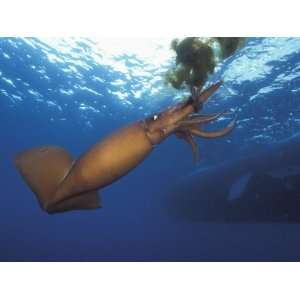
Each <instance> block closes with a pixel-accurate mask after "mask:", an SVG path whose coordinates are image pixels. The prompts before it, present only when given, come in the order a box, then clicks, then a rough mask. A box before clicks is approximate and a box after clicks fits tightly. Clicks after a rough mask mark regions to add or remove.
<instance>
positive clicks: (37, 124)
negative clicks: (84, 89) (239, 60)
mask: <svg viewBox="0 0 300 300" xmlns="http://www.w3.org/2000/svg"><path fill="white" fill-rule="evenodd" d="M14 43H15V44H14ZM258 43H259V42H258ZM0 49H1V50H2V52H5V53H8V54H9V55H10V56H11V59H9V60H8V59H5V58H4V57H1V59H0V71H1V72H2V76H5V77H6V78H10V79H12V80H14V79H17V78H21V80H20V81H18V80H14V83H15V85H16V87H15V88H13V87H11V86H10V85H9V84H7V83H5V82H3V81H1V85H0V88H2V92H1V98H0V101H1V102H0V129H1V150H0V158H1V164H0V184H1V195H0V231H1V232H0V260H1V261H74V260H75V261H128V260H129V261H153V260H154V261H182V260H184V261H207V260H213V261H223V260H232V261H235V260H258V261H259V260H299V259H300V234H299V232H300V226H299V225H298V224H278V223H270V224H213V223H189V222H180V221H178V220H176V219H174V218H172V217H171V216H170V215H169V214H168V212H167V209H166V207H165V201H164V200H165V199H164V197H165V191H166V190H167V189H170V188H172V186H173V185H176V182H177V181H178V180H180V178H184V177H185V176H187V175H188V174H190V173H191V172H193V171H194V170H195V166H194V165H193V163H192V158H191V152H190V150H189V149H188V148H187V146H186V145H184V144H183V143H182V142H179V141H178V140H176V139H175V138H174V137H171V138H170V139H169V140H168V141H166V142H165V143H164V144H162V145H161V146H159V147H158V148H157V149H155V151H154V152H153V153H152V154H151V156H149V157H148V158H147V159H146V160H145V162H143V163H142V164H141V165H140V166H139V167H138V168H137V169H135V170H134V171H133V172H132V173H130V174H129V175H128V176H126V177H124V178H123V179H122V180H120V181H118V182H116V183H115V184H113V185H112V186H110V187H107V188H105V189H104V190H103V191H101V196H102V199H103V208H102V209H99V210H95V211H78V212H69V213H65V214H58V215H51V216H49V215H47V214H45V213H44V212H43V211H41V209H40V208H39V206H38V204H37V201H36V200H35V198H34V195H33V194H32V193H31V191H30V190H29V189H28V187H27V186H26V185H25V183H24V182H23V180H22V179H21V177H20V176H19V174H18V173H17V171H16V169H15V167H14V164H13V159H14V155H15V154H16V153H17V152H19V151H21V150H23V149H26V148H30V147H33V146H38V145H45V144H53V145H60V146H62V147H64V148H66V149H68V151H70V152H71V153H72V154H73V155H74V156H78V155H79V154H80V153H82V152H83V151H84V150H86V149H87V148H88V147H89V146H90V145H92V144H93V143H95V142H96V141H98V140H99V139H101V138H102V137H104V136H105V135H106V134H109V133H110V132H112V131H114V130H115V129H117V128H119V127H122V126H124V125H126V124H128V123H129V122H131V121H134V120H137V119H139V118H140V117H141V114H140V112H139V111H135V110H134V109H133V110H130V111H128V112H126V111H125V110H124V109H123V108H120V107H119V106H118V104H117V103H115V102H114V100H113V99H112V98H111V96H110V95H108V94H107V95H106V91H105V87H103V90H101V93H102V94H103V95H104V98H105V96H107V98H105V99H107V101H110V103H109V105H110V109H111V113H112V115H113V117H111V115H105V114H101V115H100V114H99V117H97V116H95V115H93V116H92V117H91V118H92V121H93V127H92V128H88V129H87V128H86V126H84V121H83V120H82V119H81V118H80V117H79V114H80V111H78V110H76V109H75V108H74V107H73V106H72V105H71V104H70V106H65V107H64V108H63V113H62V112H59V111H58V112H56V111H55V112H53V109H52V108H51V107H48V106H42V105H41V106H38V105H37V104H36V101H35V99H34V97H33V96H30V95H28V93H27V94H26V89H28V87H24V85H22V84H21V83H20V82H21V81H24V80H25V79H26V81H27V82H28V83H29V84H30V86H32V87H34V88H35V90H37V91H39V92H40V93H41V94H43V95H44V96H45V97H50V98H51V99H52V100H53V99H54V100H53V101H56V102H57V103H60V101H61V102H63V101H64V98H63V96H61V95H59V94H58V92H57V91H53V90H52V91H49V90H48V89H49V88H53V89H55V87H56V86H61V85H63V84H65V85H70V86H72V84H73V83H72V80H71V79H68V78H67V77H66V76H65V75H64V74H63V72H61V70H60V68H59V67H55V66H53V64H50V63H49V62H48V61H47V60H46V59H45V57H44V55H43V54H42V52H41V51H40V50H39V49H38V48H37V49H34V48H32V47H29V46H28V45H27V44H26V43H24V42H23V41H22V40H18V39H1V40H0ZM28 53H30V55H31V58H27V57H26V55H27V54H28ZM287 59H288V64H287V63H286V61H285V62H278V68H277V69H276V70H277V72H279V73H280V72H283V71H282V70H281V69H280V68H283V65H284V66H285V68H288V66H294V65H297V64H298V63H299V62H300V55H299V52H298V53H295V54H294V55H291V56H290V57H289V58H287ZM32 64H34V65H37V66H39V65H40V66H46V70H47V75H48V76H49V77H50V78H51V80H50V81H49V82H48V83H47V84H45V82H44V81H43V80H41V78H40V77H39V76H38V75H37V73H36V72H34V71H33V70H32V69H30V68H29V66H30V65H32ZM91 66H92V69H91V70H89V71H85V72H83V71H82V72H83V74H84V76H85V78H86V80H87V81H88V80H89V78H90V76H91V75H92V74H97V75H98V76H101V77H103V78H107V79H108V80H109V76H113V75H111V74H109V73H107V70H106V69H105V68H104V67H102V66H101V65H97V64H96V63H95V64H94V65H91ZM285 70H287V69H285ZM270 76H271V75H270ZM271 77H272V76H271ZM271 82H272V78H271V79H270V78H268V79H266V80H265V81H264V82H262V81H259V82H257V83H253V82H248V83H247V82H245V83H244V85H243V86H241V87H240V88H241V94H242V95H243V96H242V97H244V98H245V99H246V98H247V95H248V94H251V89H252V90H257V88H256V85H259V86H260V87H263V86H267V85H268V84H270V83H271ZM298 83H299V79H298V77H297V78H294V79H293V81H291V83H290V85H289V87H288V88H286V90H284V91H282V90H281V91H280V94H278V93H277V94H276V93H275V94H274V95H272V97H273V98H272V99H273V100H274V99H278V101H277V102H276V101H275V104H274V102H272V103H271V102H270V101H269V102H268V101H267V100H266V101H265V102H264V103H265V104H264V105H265V106H269V107H273V108H274V111H273V113H274V115H276V120H277V121H278V120H279V121H280V118H283V119H284V118H285V116H288V115H289V113H290V112H295V111H297V109H298V106H297V107H296V105H297V101H296V99H298V98H297V97H296V96H298V95H296V96H295V94H293V95H291V93H290V90H292V89H295V88H297V86H298ZM91 85H92V83H90V85H89V86H91ZM234 87H235V88H236V89H237V90H238V89H239V87H238V86H234ZM95 89H97V90H99V86H97V87H96V86H95ZM3 90H5V91H6V92H7V94H5V93H4V92H3ZM15 90H17V91H19V92H20V93H23V92H24V93H23V99H24V101H22V102H20V103H17V104H13V102H12V101H11V98H10V95H11V94H12V93H15ZM80 97H82V94H80V93H76V94H75V95H74V97H73V100H74V99H75V98H77V99H78V98H80ZM71 98H72V97H71ZM95 99H97V97H96V96H95ZM73 100H70V101H73ZM242 100H243V99H241V97H240V98H239V101H240V102H241V103H242ZM101 101H105V100H101ZM280 101H285V102H284V103H285V105H283V104H282V102H280ZM262 107H264V106H260V105H252V106H247V107H245V108H244V110H243V111H242V112H241V113H240V114H241V118H242V117H244V116H247V115H251V116H255V117H257V116H259V115H264V114H266V110H263V108H262ZM159 108H160V107H159ZM276 109H278V110H279V111H280V114H276ZM283 109H284V110H283ZM253 110H254V111H253ZM59 114H63V117H65V118H66V119H67V121H64V122H60V121H55V120H54V121H50V119H51V116H53V115H59ZM124 114H126V115H125V117H124ZM119 115H123V117H122V118H121V117H118V116H119ZM257 118H258V117H257ZM283 121H284V122H286V119H284V120H283ZM256 125H257V123H256ZM257 126H258V125H257ZM261 126H262V127H261V128H263V126H264V124H262V125H261ZM258 128H259V126H258ZM287 128H288V129H289V130H290V131H289V134H293V133H296V132H297V130H298V128H297V126H296V125H295V124H291V125H290V126H288V127H286V128H285V129H284V130H287ZM284 130H283V131H279V130H278V131H275V134H276V132H277V133H278V140H280V138H281V137H285V136H286V133H285V131H284ZM236 131H237V132H236V133H233V140H232V141H231V142H230V143H227V142H225V141H224V140H218V141H209V142H206V141H205V142H201V145H203V147H201V156H202V157H203V160H204V162H203V165H207V164H209V163H211V164H212V163H214V164H217V163H218V161H224V160H230V159H233V158H234V157H235V155H237V154H238V155H239V156H247V154H249V153H253V151H256V149H258V148H259V149H260V148H263V147H264V145H261V146H257V145H256V144H254V143H253V144H251V143H250V145H248V148H247V150H245V151H242V150H241V149H243V147H242V146H243V143H244V142H245V140H244V139H242V137H241V136H240V135H241V133H240V132H241V131H240V132H238V129H237V130H236ZM244 132H246V133H247V127H246V129H245V128H244V131H243V134H244ZM245 135H246V134H244V136H243V137H245ZM273 138H274V139H275V138H276V136H273ZM210 160H211V161H210Z"/></svg>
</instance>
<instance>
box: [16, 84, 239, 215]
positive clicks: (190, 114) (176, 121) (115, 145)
mask: <svg viewBox="0 0 300 300" xmlns="http://www.w3.org/2000/svg"><path fill="white" fill-rule="evenodd" d="M220 85H221V82H218V83H216V84H214V85H212V86H211V87H209V88H208V89H206V90H204V91H203V92H198V90H197V91H195V92H194V94H193V96H192V97H190V98H189V99H187V100H186V101H183V102H182V103H179V104H177V105H174V106H173V107H170V108H168V109H166V110H165V111H163V112H161V113H159V114H155V115H153V116H152V117H149V118H147V119H146V120H144V121H140V122H136V123H134V124H132V125H129V126H128V127H126V128H123V129H121V130H119V131H118V132H116V133H114V134H112V135H110V136H108V137H107V138H105V139H104V140H103V141H101V142H99V143H97V144H96V145H94V146H92V148H91V149H90V150H88V151H87V152H86V153H85V154H83V155H82V156H81V157H80V158H79V159H78V160H77V161H74V160H73V159H72V157H71V155H70V154H69V153H67V152H66V151H65V150H64V149H63V148H60V147H54V146H44V147H38V148H33V149H30V150H27V151H24V152H22V153H20V154H18V155H17V157H16V166H17V168H18V170H19V171H20V173H21V175H22V176H23V178H24V179H25V181H26V182H27V184H28V185H29V186H30V188H31V189H32V191H33V192H34V193H35V194H36V196H37V198H38V200H39V202H40V205H41V207H42V208H43V209H44V210H46V211H47V212H48V213H55V212H63V211H68V210H74V209H95V208H98V207H101V203H100V199H99V197H98V194H97V190H98V189H100V188H103V187H105V186H107V185H109V184H111V183H113V182H115V181H116V180H118V179H119V178H120V177H122V176H124V175H126V174H127V173H128V172H129V171H131V170H132V169H134V168H135V167H136V166H137V165H139V164H140V163H141V162H142V161H143V160H144V159H145V158H146V157H147V156H148V155H149V154H150V153H151V151H152V149H153V146H155V145H157V144H159V143H160V142H162V141H163V140H165V139H166V138H167V137H168V136H169V135H171V134H173V133H174V134H176V135H177V136H178V137H180V138H183V139H184V140H186V141H187V142H188V143H189V144H191V145H192V149H193V153H194V155H195V153H196V150H197V149H196V146H195V142H194V140H193V138H192V136H193V135H195V136H202V137H206V138H214V137H219V136H224V135H226V134H228V133H229V132H230V131H231V130H232V129H233V128H234V125H235V122H234V121H232V122H231V123H230V124H229V125H228V126H227V127H226V128H224V129H223V130H220V131H217V132H205V131H203V130H202V129H200V128H199V127H200V126H201V125H203V124H206V123H208V122H210V121H213V120H215V119H217V118H218V117H219V116H220V115H221V114H215V115H208V116H207V115H200V114H195V113H196V112H198V110H199V109H201V108H202V105H203V103H204V102H205V101H206V100H207V99H208V98H209V97H210V95H211V94H212V93H214V92H215V91H216V90H217V89H218V88H219V87H220Z"/></svg>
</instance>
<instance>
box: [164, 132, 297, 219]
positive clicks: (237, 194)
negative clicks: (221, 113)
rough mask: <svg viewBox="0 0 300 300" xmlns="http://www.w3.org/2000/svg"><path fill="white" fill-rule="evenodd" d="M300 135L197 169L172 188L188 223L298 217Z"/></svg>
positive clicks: (175, 208) (173, 203)
mask: <svg viewBox="0 0 300 300" xmlns="http://www.w3.org/2000/svg"><path fill="white" fill-rule="evenodd" d="M299 152H300V135H297V136H294V137H293V138H291V139H289V140H286V141H284V142H281V143H278V144H276V145H272V146H270V147H269V149H268V150H266V151H264V152H261V153H260V154H257V155H255V156H252V157H249V158H246V159H240V160H237V161H233V162H228V163H225V164H224V165H222V166H216V167H211V168H208V169H206V170H202V171H201V170H200V171H198V172H196V173H195V174H192V175H191V176H189V177H188V178H186V179H185V180H183V181H182V182H181V183H180V184H179V185H178V186H177V188H176V190H173V191H172V192H170V195H169V196H170V197H169V198H168V211H169V213H170V214H171V215H173V216H175V217H176V218H178V219H181V220H185V221H188V222H246V223H251V222H300V214H299V211H300V157H299Z"/></svg>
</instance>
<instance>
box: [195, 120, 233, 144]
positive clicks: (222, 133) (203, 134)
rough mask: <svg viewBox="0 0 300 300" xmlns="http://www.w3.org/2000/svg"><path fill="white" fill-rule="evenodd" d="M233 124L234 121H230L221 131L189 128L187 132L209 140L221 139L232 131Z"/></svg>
mask: <svg viewBox="0 0 300 300" xmlns="http://www.w3.org/2000/svg"><path fill="white" fill-rule="evenodd" d="M235 124H236V119H234V120H232V121H231V122H230V123H229V124H228V125H227V126H226V127H225V128H223V129H221V130H217V131H203V130H201V129H199V128H195V127H191V128H190V129H189V131H190V133H191V134H192V135H195V136H199V137H203V138H208V139H211V138H217V137H223V136H225V135H227V134H229V133H230V132H231V131H232V130H233V129H234V127H235Z"/></svg>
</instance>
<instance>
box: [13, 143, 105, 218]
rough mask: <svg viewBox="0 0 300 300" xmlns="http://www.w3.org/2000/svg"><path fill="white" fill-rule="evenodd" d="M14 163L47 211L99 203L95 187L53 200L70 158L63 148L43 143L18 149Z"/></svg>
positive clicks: (92, 205)
mask: <svg viewBox="0 0 300 300" xmlns="http://www.w3.org/2000/svg"><path fill="white" fill-rule="evenodd" d="M15 164H16V167H17V169H18V171H19V172H20V174H21V175H22V177H23V179H24V180H25V182H26V183H27V184H28V185H29V187H30V189H31V190H32V191H33V193H34V194H35V195H36V197H37V199H38V201H39V204H40V206H41V208H42V209H43V210H45V211H47V212H48V213H58V212H64V211H69V210H76V209H95V208H98V207H101V202H100V198H99V196H98V194H97V191H92V192H87V193H83V194H80V195H77V196H73V197H70V198H67V199H63V200H61V201H56V200H55V193H56V191H57V190H58V188H59V185H60V183H61V182H62V181H63V180H64V178H65V177H66V175H67V174H68V173H69V171H70V169H71V167H72V165H73V159H72V157H71V155H70V154H69V153H67V152H66V151H65V150H64V149H63V148H60V147H54V146H45V147H38V148H33V149H30V150H27V151H24V152H22V153H19V154H18V155H17V156H16V158H15Z"/></svg>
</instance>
